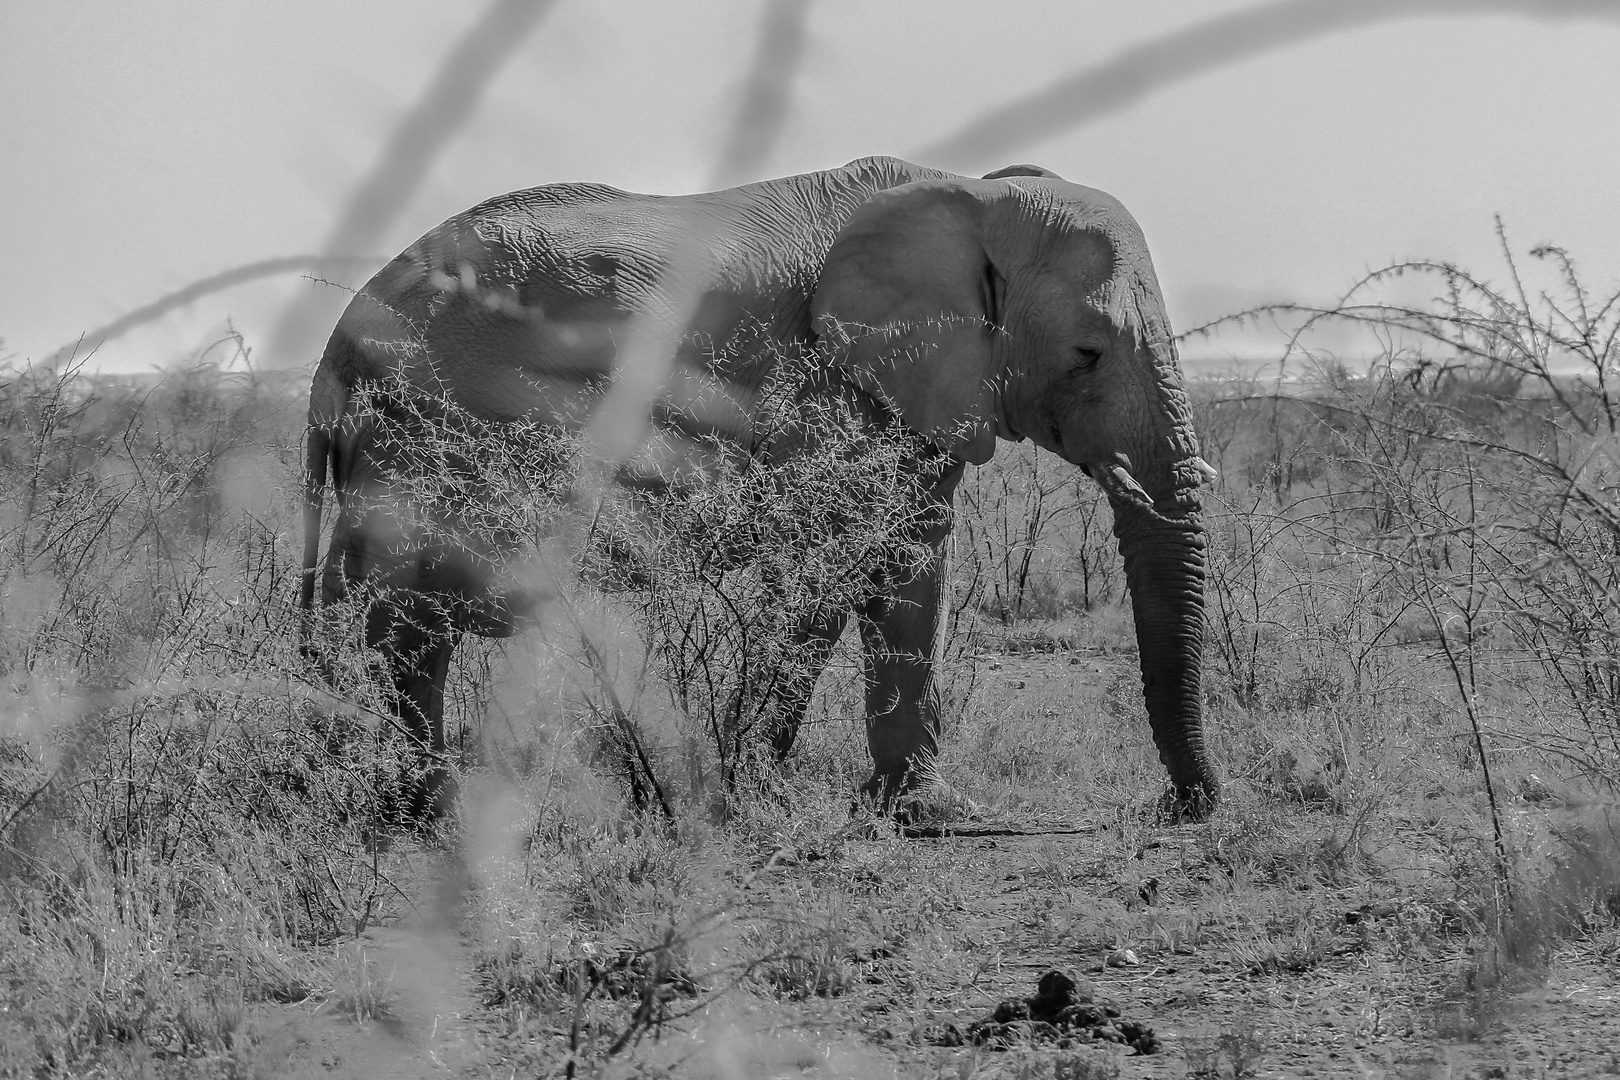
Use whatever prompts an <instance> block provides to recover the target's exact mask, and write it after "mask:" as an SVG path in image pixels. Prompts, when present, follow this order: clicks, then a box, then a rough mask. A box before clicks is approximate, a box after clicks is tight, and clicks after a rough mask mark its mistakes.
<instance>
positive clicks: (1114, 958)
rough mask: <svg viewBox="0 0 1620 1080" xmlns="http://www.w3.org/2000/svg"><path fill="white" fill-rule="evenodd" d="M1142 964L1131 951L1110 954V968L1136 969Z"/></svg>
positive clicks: (1118, 950) (1121, 950)
mask: <svg viewBox="0 0 1620 1080" xmlns="http://www.w3.org/2000/svg"><path fill="white" fill-rule="evenodd" d="M1141 962H1142V961H1141V960H1140V959H1138V958H1137V955H1136V953H1134V952H1132V951H1131V950H1130V949H1115V950H1114V951H1113V952H1111V953H1109V954H1108V966H1109V967H1113V968H1121V967H1136V966H1137V965H1138V964H1140V963H1141Z"/></svg>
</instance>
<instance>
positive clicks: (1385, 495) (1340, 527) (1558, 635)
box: [1195, 240, 1620, 959]
mask: <svg viewBox="0 0 1620 1080" xmlns="http://www.w3.org/2000/svg"><path fill="white" fill-rule="evenodd" d="M1503 250H1504V253H1505V254H1507V252H1508V249H1507V245H1506V242H1505V240H1504V242H1503ZM1532 255H1533V256H1534V258H1535V259H1536V260H1537V261H1538V262H1540V263H1541V264H1543V265H1545V266H1546V267H1547V268H1548V270H1549V271H1550V275H1551V278H1552V279H1553V281H1552V285H1551V286H1550V287H1549V288H1548V289H1547V290H1546V291H1543V292H1539V293H1532V292H1531V290H1530V289H1529V288H1528V287H1527V286H1526V285H1525V283H1524V280H1523V278H1522V276H1521V268H1520V265H1519V264H1518V263H1516V262H1515V260H1514V259H1513V258H1512V257H1511V255H1510V254H1508V255H1507V270H1508V284H1507V286H1506V287H1505V288H1499V287H1496V286H1493V285H1492V284H1490V283H1489V282H1487V281H1485V280H1482V279H1480V278H1477V277H1474V276H1471V275H1469V274H1468V273H1466V272H1464V271H1462V270H1460V269H1458V268H1456V267H1453V266H1449V265H1445V264H1436V263H1407V264H1402V265H1399V266H1394V267H1390V268H1388V269H1386V270H1382V271H1379V272H1376V273H1374V274H1371V275H1369V276H1368V277H1367V278H1366V279H1364V280H1363V281H1361V282H1360V283H1358V284H1357V285H1356V286H1355V287H1354V288H1353V289H1352V290H1351V291H1350V292H1349V293H1348V294H1347V295H1346V296H1345V297H1344V298H1343V299H1342V300H1341V301H1340V302H1339V303H1338V304H1336V305H1334V306H1332V307H1330V308H1324V309H1300V308H1282V309H1275V308H1274V309H1268V313H1270V314H1276V313H1278V312H1279V311H1280V312H1283V313H1293V314H1302V315H1303V316H1304V319H1303V326H1302V328H1301V329H1300V331H1299V332H1298V334H1297V335H1296V337H1295V339H1294V343H1293V344H1292V345H1291V347H1290V354H1289V356H1288V358H1287V362H1288V363H1290V364H1292V365H1294V367H1293V370H1294V372H1295V374H1294V377H1293V378H1291V379H1287V380H1284V379H1278V381H1277V382H1276V383H1275V384H1274V385H1270V386H1261V385H1258V384H1257V383H1256V382H1255V381H1254V380H1252V379H1248V380H1245V379H1240V378H1234V379H1231V380H1228V381H1226V382H1224V383H1221V382H1214V381H1210V382H1206V383H1205V384H1203V385H1201V386H1199V387H1197V388H1196V390H1197V392H1196V394H1195V397H1196V398H1197V399H1198V400H1199V406H1198V408H1199V416H1198V421H1199V426H1200V434H1201V438H1202V445H1203V449H1204V453H1205V456H1206V457H1207V458H1208V459H1209V460H1210V461H1211V462H1212V463H1213V464H1215V465H1216V466H1217V468H1218V469H1219V470H1220V471H1221V480H1220V482H1219V483H1218V485H1217V488H1216V490H1215V491H1214V493H1213V497H1211V498H1210V499H1209V500H1208V503H1209V514H1208V517H1209V522H1210V529H1211V548H1210V552H1211V559H1210V590H1209V613H1210V623H1211V642H1212V649H1213V660H1214V664H1213V665H1212V667H1213V669H1214V672H1213V674H1214V678H1213V680H1212V687H1211V690H1212V693H1214V694H1215V695H1216V696H1217V697H1222V698H1225V699H1226V700H1227V701H1228V703H1229V706H1230V707H1231V708H1232V709H1233V710H1236V711H1237V713H1238V714H1239V715H1242V714H1246V713H1247V712H1249V711H1250V710H1262V711H1267V712H1273V713H1275V712H1276V711H1279V710H1281V711H1301V710H1303V711H1312V710H1314V711H1323V710H1326V711H1327V712H1329V713H1332V714H1334V716H1335V717H1337V721H1336V723H1337V725H1338V728H1339V729H1340V731H1341V733H1342V732H1343V731H1344V730H1345V728H1346V727H1347V726H1352V727H1360V726H1363V722H1362V721H1361V720H1359V719H1356V717H1358V716H1359V711H1361V710H1373V711H1375V712H1383V713H1385V714H1389V715H1399V714H1412V715H1413V717H1414V719H1417V718H1418V714H1420V713H1425V712H1426V713H1427V714H1428V718H1427V719H1426V720H1422V721H1420V722H1422V723H1426V724H1428V725H1429V726H1430V727H1431V729H1433V732H1432V735H1431V738H1435V737H1438V738H1440V739H1442V740H1444V741H1446V742H1452V741H1453V740H1454V741H1455V744H1456V745H1457V746H1458V748H1459V750H1460V751H1461V753H1462V754H1463V758H1464V760H1468V759H1471V760H1472V761H1473V763H1474V766H1475V768H1476V769H1477V770H1478V775H1479V782H1480V788H1481V791H1480V794H1481V796H1482V798H1483V801H1484V802H1485V803H1486V804H1487V817H1488V825H1489V828H1488V833H1487V835H1488V836H1490V837H1491V840H1490V841H1489V843H1488V844H1487V845H1486V848H1485V850H1487V851H1489V850H1491V849H1492V848H1494V853H1495V857H1494V859H1490V860H1489V863H1490V864H1492V865H1494V866H1495V868H1496V872H1495V874H1494V876H1493V879H1492V880H1490V881H1485V882H1483V885H1484V887H1485V890H1486V895H1485V896H1484V898H1483V900H1482V901H1481V903H1480V905H1479V909H1478V915H1477V920H1478V921H1477V925H1479V926H1481V927H1482V928H1485V929H1489V930H1490V932H1491V934H1494V935H1495V937H1496V939H1497V940H1496V945H1497V946H1503V947H1506V948H1507V949H1508V951H1509V952H1516V953H1518V954H1521V955H1520V958H1521V959H1522V958H1523V957H1524V956H1525V955H1528V954H1529V953H1533V952H1535V951H1536V950H1537V949H1543V948H1544V947H1545V943H1546V941H1547V933H1553V934H1558V933H1562V932H1565V931H1568V930H1569V929H1571V928H1574V929H1579V927H1580V926H1581V925H1583V916H1580V915H1578V914H1576V913H1577V912H1579V911H1586V912H1591V911H1593V910H1597V912H1598V914H1599V916H1600V918H1601V917H1604V916H1602V912H1603V910H1604V908H1605V905H1606V904H1608V903H1609V901H1610V900H1612V899H1613V898H1614V897H1615V896H1620V893H1616V892H1615V890H1616V886H1617V885H1620V867H1616V866H1615V865H1614V864H1613V863H1614V856H1615V854H1616V851H1615V847H1616V845H1615V844H1614V843H1613V838H1612V836H1611V837H1609V838H1608V839H1604V838H1603V837H1602V836H1601V835H1594V836H1584V837H1576V836H1566V837H1565V838H1564V840H1566V841H1568V843H1565V842H1562V841H1561V842H1558V843H1552V844H1551V845H1550V846H1549V845H1548V844H1545V843H1541V842H1540V841H1539V840H1537V839H1536V838H1535V837H1534V836H1532V835H1529V834H1525V835H1517V836H1516V835H1514V834H1513V827H1512V816H1511V815H1509V814H1508V812H1507V806H1508V804H1509V801H1510V800H1511V801H1512V802H1513V803H1514V804H1517V805H1522V804H1523V802H1529V803H1532V804H1537V805H1542V804H1546V803H1548V802H1549V800H1551V801H1556V796H1555V795H1554V793H1553V790H1552V789H1551V788H1550V787H1549V786H1548V785H1547V783H1546V782H1545V781H1543V780H1541V779H1540V777H1539V776H1538V775H1537V773H1544V774H1547V775H1558V774H1563V775H1565V776H1566V777H1567V778H1568V779H1570V780H1571V782H1574V783H1576V784H1577V785H1579V784H1582V783H1584V784H1595V785H1597V786H1598V787H1600V788H1604V789H1606V790H1607V792H1608V793H1609V795H1611V796H1612V794H1613V792H1614V790H1615V788H1616V786H1617V785H1620V680H1617V678H1616V667H1615V660H1614V658H1615V656H1616V655H1620V577H1617V567H1620V559H1617V553H1620V457H1617V456H1616V453H1615V448H1616V446H1617V445H1620V427H1617V425H1620V399H1617V397H1616V391H1617V387H1616V386H1615V373H1616V370H1617V368H1620V293H1616V294H1613V295H1608V296H1603V295H1598V294H1594V293H1593V292H1592V291H1591V289H1590V288H1589V287H1588V286H1587V285H1586V284H1585V283H1583V282H1582V280H1581V279H1580V277H1579V276H1578V274H1577V272H1576V268H1575V266H1574V264H1573V262H1572V261H1571V260H1570V258H1569V257H1568V255H1567V254H1566V253H1565V252H1563V251H1562V250H1559V249H1556V248H1541V249H1537V250H1536V251H1534V252H1533V253H1532ZM1410 276H1420V277H1425V278H1428V279H1431V280H1433V281H1434V282H1435V283H1436V291H1437V293H1438V298H1437V299H1436V300H1435V301H1433V302H1432V303H1431V304H1429V305H1426V306H1425V305H1402V304H1394V303H1384V302H1380V301H1379V300H1378V295H1379V294H1378V290H1379V289H1380V287H1382V286H1385V285H1387V284H1389V283H1390V282H1391V281H1392V280H1394V279H1396V278H1400V277H1410ZM1329 321H1332V322H1344V321H1349V322H1351V323H1354V324H1359V325H1363V326H1366V327H1368V328H1370V330H1371V331H1373V332H1375V333H1376V335H1377V337H1378V340H1380V341H1382V342H1383V343H1384V348H1383V350H1382V353H1381V355H1380V356H1379V357H1378V359H1377V360H1376V362H1374V363H1372V364H1371V365H1370V366H1369V367H1367V369H1366V370H1364V371H1353V370H1351V369H1350V368H1349V367H1347V366H1346V365H1344V364H1342V363H1340V362H1338V361H1336V360H1334V359H1333V358H1332V357H1327V356H1321V355H1316V354H1314V353H1312V352H1311V351H1310V350H1309V349H1308V348H1307V347H1306V344H1305V343H1306V342H1308V341H1309V334H1310V331H1311V330H1312V329H1313V328H1314V327H1316V326H1318V325H1320V324H1322V323H1323V322H1329ZM1301 372H1303V374H1302V373H1301ZM1423 702H1427V703H1428V704H1427V705H1426V706H1425V705H1423V704H1419V703H1423ZM1414 704H1416V705H1417V708H1416V712H1414ZM1452 716H1455V717H1459V718H1460V720H1461V723H1460V725H1453V724H1451V723H1450V722H1449V721H1448V720H1447V719H1445V718H1447V717H1452ZM1229 745H1231V744H1229ZM1329 750H1331V751H1333V752H1332V753H1329V754H1328V755H1326V756H1327V758H1328V759H1329V760H1328V761H1327V765H1328V766H1329V767H1330V768H1329V770H1328V773H1326V774H1324V773H1322V772H1320V771H1318V772H1316V773H1315V774H1313V776H1311V777H1304V778H1302V777H1299V776H1292V775H1290V776H1289V777H1288V778H1287V779H1286V781H1285V784H1286V785H1292V788H1293V789H1295V790H1298V791H1299V792H1302V793H1304V792H1307V791H1310V792H1317V793H1318V794H1316V795H1314V796H1313V797H1316V798H1322V799H1329V800H1339V795H1336V794H1335V793H1334V783H1335V782H1334V781H1333V780H1332V779H1331V777H1332V775H1333V773H1332V770H1333V769H1334V768H1337V769H1339V770H1340V774H1341V775H1342V771H1343V769H1344V767H1345V762H1346V761H1347V760H1348V758H1347V756H1346V752H1345V748H1344V747H1337V748H1335V747H1331V746H1330V747H1329ZM1318 756H1319V757H1320V756H1321V755H1318ZM1288 764H1289V765H1290V766H1291V765H1292V763H1288ZM1255 768H1256V769H1257V772H1256V774H1255V779H1257V780H1261V781H1263V780H1264V779H1265V775H1266V773H1267V772H1269V771H1275V770H1276V769H1278V768H1283V771H1284V772H1289V773H1290V774H1291V773H1292V768H1291V767H1284V763H1281V762H1280V761H1278V760H1274V755H1273V756H1272V757H1271V758H1267V759H1266V760H1263V761H1261V762H1260V763H1258V764H1257V765H1256V767H1255ZM1341 786H1342V785H1341ZM1301 797H1304V795H1303V794H1302V795H1301ZM1340 801H1342V800H1340ZM1607 828H1608V829H1609V831H1610V832H1612V830H1613V826H1612V824H1611V825H1609V826H1608V827H1607ZM1602 831H1603V828H1602V826H1601V824H1600V826H1599V833H1601V832H1602ZM1577 865H1584V866H1587V867H1588V869H1589V870H1590V871H1591V872H1583V873H1581V874H1574V873H1572V871H1571V869H1570V868H1571V867H1574V866H1577ZM1605 867H1606V868H1605ZM1577 878H1578V879H1579V881H1578V882H1577V881H1576V879H1577ZM1562 893H1570V895H1569V896H1559V897H1558V898H1557V899H1556V901H1554V900H1549V899H1548V898H1549V897H1553V896H1554V895H1555V894H1562ZM1605 898H1608V899H1605ZM1549 904H1551V906H1550V907H1549ZM1554 908H1556V909H1558V911H1557V912H1555V911H1554V910H1553V909H1554ZM1529 924H1536V925H1538V926H1539V927H1540V931H1539V933H1537V934H1527V933H1526V931H1525V927H1526V925H1529ZM1516 943H1517V944H1516Z"/></svg>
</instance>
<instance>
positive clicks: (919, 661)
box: [860, 543, 945, 804]
mask: <svg viewBox="0 0 1620 1080" xmlns="http://www.w3.org/2000/svg"><path fill="white" fill-rule="evenodd" d="M944 570H945V560H944V553H943V544H942V543H939V544H935V545H934V552H933V555H932V557H931V558H930V559H929V560H928V563H927V565H926V566H925V567H924V568H923V569H922V570H920V571H919V572H918V573H917V574H915V575H914V576H913V577H912V578H911V579H910V580H908V581H906V582H904V583H903V584H899V585H896V586H893V587H891V589H890V590H889V591H888V592H887V593H885V594H882V595H879V596H877V597H874V598H873V599H871V600H869V601H867V603H866V604H865V605H863V606H862V608H861V611H860V620H861V639H862V644H863V654H864V657H865V664H866V742H867V746H868V748H869V749H870V750H871V752H872V778H871V779H870V780H868V781H867V782H866V786H865V787H864V788H862V791H863V792H864V793H865V794H867V795H870V796H871V797H873V798H875V799H877V800H878V801H879V802H880V803H883V804H890V803H892V802H893V800H894V799H895V798H896V797H897V796H899V795H901V794H904V793H905V792H908V791H911V790H913V789H915V788H917V787H919V786H922V785H925V784H929V783H932V782H934V781H936V780H937V776H936V775H935V772H934V755H935V754H936V753H937V752H938V750H939V729H940V715H939V713H940V705H939V688H938V687H937V686H936V685H935V682H934V660H935V655H934V653H935V646H936V644H937V643H938V641H939V635H940V632H941V616H942V615H943V614H944V611H945V606H944V603H943V596H942V594H941V583H942V580H943V577H944Z"/></svg>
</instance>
